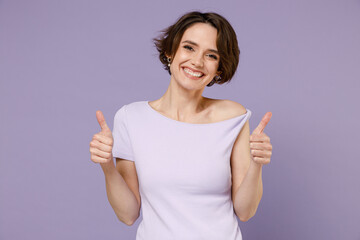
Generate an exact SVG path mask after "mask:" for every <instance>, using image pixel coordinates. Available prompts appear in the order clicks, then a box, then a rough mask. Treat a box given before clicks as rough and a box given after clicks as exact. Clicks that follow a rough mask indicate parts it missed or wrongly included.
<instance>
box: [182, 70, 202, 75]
mask: <svg viewBox="0 0 360 240" xmlns="http://www.w3.org/2000/svg"><path fill="white" fill-rule="evenodd" d="M184 71H185V72H186V73H188V74H190V75H191V76H194V77H201V76H202V73H194V72H193V71H191V70H190V69H188V68H184Z"/></svg>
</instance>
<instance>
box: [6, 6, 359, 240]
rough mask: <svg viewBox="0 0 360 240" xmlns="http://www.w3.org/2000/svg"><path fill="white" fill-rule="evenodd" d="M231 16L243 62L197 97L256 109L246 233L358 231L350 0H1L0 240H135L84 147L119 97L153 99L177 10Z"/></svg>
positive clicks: (295, 239)
mask: <svg viewBox="0 0 360 240" xmlns="http://www.w3.org/2000/svg"><path fill="white" fill-rule="evenodd" d="M192 10H200V11H215V12H218V13H220V14H222V15H223V16H224V17H226V18H227V19H228V20H229V21H230V23H231V24H232V25H233V27H234V29H235V31H236V33H237V35H238V40H239V46H240V49H241V60H240V65H239V68H238V72H237V74H236V75H235V77H234V79H233V81H232V82H231V83H230V84H228V85H223V86H213V87H211V88H206V89H205V91H204V95H205V96H208V97H212V98H225V99H231V100H234V101H237V102H240V103H241V104H243V105H244V106H246V107H247V108H249V109H251V110H252V112H253V115H252V117H251V119H250V128H251V131H252V130H253V129H254V128H255V127H256V126H257V124H258V123H259V121H260V120H261V118H262V116H263V115H264V114H265V113H266V112H267V111H271V112H272V113H273V117H272V119H271V121H270V123H269V124H268V126H267V127H266V128H265V132H266V134H268V135H269V136H270V138H271V143H272V145H273V156H272V159H271V163H270V164H269V165H266V166H264V167H263V183H264V194H263V198H262V200H261V202H260V206H259V208H258V211H257V213H256V215H255V216H254V217H253V218H252V219H250V220H249V221H248V222H245V223H244V222H240V221H239V225H240V228H241V230H242V234H243V237H244V239H245V240H250V239H270V240H275V239H276V240H279V239H281V240H282V239H284V240H285V239H286V240H288V239H292V240H303V239H356V240H359V239H360V230H359V225H360V220H359V217H360V207H359V202H360V187H359V183H360V176H359V169H360V163H359V130H360V128H359V118H360V111H359V106H358V104H359V102H360V97H359V90H360V45H359V43H360V1H359V0H297V1H287V0H272V1H266V0H258V1H250V0H248V1H238V0H237V1H219V0H212V1H193V0H183V1H176V2H170V1H165V0H163V1H160V0H157V1H141V2H137V1H133V2H130V1H128V2H125V1H79V0H77V1H71V0H67V1H45V0H43V1H41V0H33V1H25V0H24V1H16V0H13V1H10V0H7V1H4V0H3V1H0V78H1V82H0V107H1V113H0V121H1V124H0V159H1V160H0V239H2V240H15V239H16V240H18V239H52V240H58V239H114V240H115V239H135V234H136V230H137V227H138V224H139V222H140V219H138V220H137V221H136V223H135V224H134V225H133V226H130V227H129V226H127V225H125V224H123V223H122V222H120V221H118V220H117V218H116V216H115V214H114V212H113V210H112V208H111V206H110V204H109V203H108V200H107V197H106V190H105V180H104V176H103V172H102V170H101V168H100V166H99V165H97V164H94V163H93V162H91V160H90V153H89V143H90V141H91V138H92V136H93V134H95V133H97V132H98V131H100V127H99V125H98V123H97V121H96V117H95V111H96V110H99V109H100V110H102V111H103V113H104V115H105V118H106V120H107V123H108V125H109V126H110V127H111V128H112V126H113V117H114V114H115V112H116V111H117V110H118V109H119V108H120V107H121V106H122V105H124V104H127V103H130V102H134V101H142V100H154V99H158V98H159V97H160V96H162V95H163V93H164V92H165V90H166V88H167V86H168V83H169V75H168V73H167V72H166V71H164V70H163V69H162V66H161V64H160V62H159V61H158V60H157V55H156V51H155V48H154V47H153V45H152V41H151V39H152V38H153V37H156V36H157V35H158V34H159V31H160V30H162V29H163V28H165V27H167V26H168V25H170V24H172V23H174V22H175V20H176V19H177V18H178V17H179V16H180V15H182V14H184V13H185V12H188V11H192Z"/></svg>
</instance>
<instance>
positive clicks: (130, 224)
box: [119, 218, 137, 226]
mask: <svg viewBox="0 0 360 240" xmlns="http://www.w3.org/2000/svg"><path fill="white" fill-rule="evenodd" d="M119 220H120V221H121V222H123V223H125V224H126V225H128V226H132V225H133V224H134V223H135V222H136V220H137V218H134V219H126V220H124V219H120V218H119Z"/></svg>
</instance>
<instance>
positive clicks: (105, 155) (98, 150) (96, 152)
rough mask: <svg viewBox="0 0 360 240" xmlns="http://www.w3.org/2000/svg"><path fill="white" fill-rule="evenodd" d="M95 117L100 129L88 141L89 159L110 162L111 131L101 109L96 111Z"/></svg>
mask: <svg viewBox="0 0 360 240" xmlns="http://www.w3.org/2000/svg"><path fill="white" fill-rule="evenodd" d="M96 118H97V121H98V122H99V125H100V127H101V131H100V132H98V133H96V134H94V136H93V138H92V140H91V142H90V153H91V161H93V162H94V163H108V162H110V161H111V162H112V161H113V156H112V148H113V144H114V139H113V136H112V132H111V130H110V128H109V127H108V125H107V124H106V121H105V118H104V115H103V114H102V112H101V111H96Z"/></svg>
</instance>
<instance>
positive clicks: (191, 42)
mask: <svg viewBox="0 0 360 240" xmlns="http://www.w3.org/2000/svg"><path fill="white" fill-rule="evenodd" d="M182 43H190V44H192V45H194V46H197V47H198V46H199V44H197V43H195V42H193V41H190V40H185V41H183V42H182ZM208 50H209V51H210V52H213V53H216V54H218V55H219V52H218V51H217V50H215V49H208Z"/></svg>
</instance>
